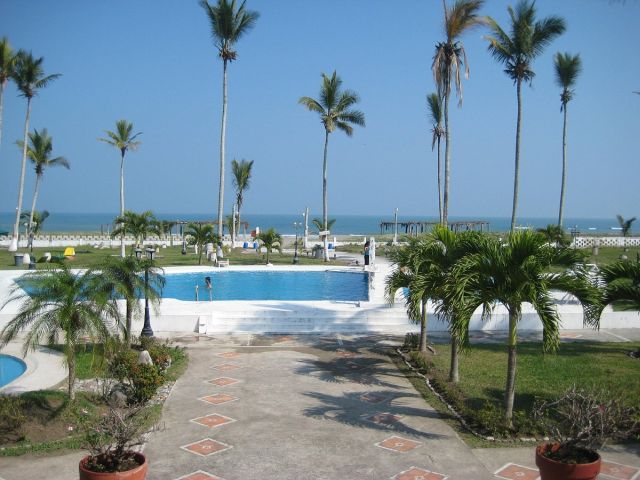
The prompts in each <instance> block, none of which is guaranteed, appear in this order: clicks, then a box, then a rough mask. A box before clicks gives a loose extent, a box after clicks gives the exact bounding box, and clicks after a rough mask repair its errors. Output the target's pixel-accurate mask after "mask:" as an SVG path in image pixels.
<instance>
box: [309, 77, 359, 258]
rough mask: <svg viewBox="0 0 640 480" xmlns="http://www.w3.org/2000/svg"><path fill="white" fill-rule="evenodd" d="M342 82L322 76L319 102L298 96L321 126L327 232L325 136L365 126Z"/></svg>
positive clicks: (350, 132) (354, 96)
mask: <svg viewBox="0 0 640 480" xmlns="http://www.w3.org/2000/svg"><path fill="white" fill-rule="evenodd" d="M341 85H342V80H341V79H340V77H339V76H338V75H337V74H336V72H335V71H334V72H333V75H331V77H328V76H327V75H325V74H324V73H323V74H322V87H321V88H320V100H314V99H313V98H310V97H301V98H300V100H298V103H300V104H301V105H304V106H305V107H307V109H309V110H310V111H312V112H316V113H318V114H319V115H320V120H321V121H322V124H323V126H324V160H323V163H322V224H323V230H329V224H328V222H329V218H328V215H329V208H328V201H327V147H328V145H329V134H330V133H332V132H333V131H334V130H335V129H336V128H338V129H339V130H342V131H343V132H344V133H345V134H346V135H347V136H348V137H350V136H352V135H353V127H352V125H358V126H361V127H364V126H365V120H364V113H362V112H361V111H359V110H353V109H352V107H353V106H354V105H355V104H356V103H358V101H359V100H360V99H359V97H358V94H357V93H356V92H354V91H352V90H344V91H341V90H340V86H341ZM323 237H324V261H325V262H328V261H329V239H328V236H327V235H324V236H323Z"/></svg>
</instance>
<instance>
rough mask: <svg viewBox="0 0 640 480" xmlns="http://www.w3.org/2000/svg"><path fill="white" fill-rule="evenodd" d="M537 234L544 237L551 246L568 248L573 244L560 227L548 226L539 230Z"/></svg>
mask: <svg viewBox="0 0 640 480" xmlns="http://www.w3.org/2000/svg"><path fill="white" fill-rule="evenodd" d="M536 232H538V233H540V234H541V235H542V236H544V238H546V239H547V242H549V243H550V244H551V245H555V246H557V247H568V246H569V245H570V244H571V239H570V238H569V237H568V236H567V235H566V233H565V231H564V229H563V228H562V227H561V226H560V225H547V226H546V227H545V228H538V229H537V230H536Z"/></svg>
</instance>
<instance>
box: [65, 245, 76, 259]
mask: <svg viewBox="0 0 640 480" xmlns="http://www.w3.org/2000/svg"><path fill="white" fill-rule="evenodd" d="M64 256H65V257H75V256H76V249H75V248H73V247H67V248H65V249H64Z"/></svg>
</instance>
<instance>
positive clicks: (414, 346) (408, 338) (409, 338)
mask: <svg viewBox="0 0 640 480" xmlns="http://www.w3.org/2000/svg"><path fill="white" fill-rule="evenodd" d="M419 343H420V335H419V334H417V333H407V334H406V335H405V336H404V343H403V344H402V346H403V347H404V348H407V349H409V350H418V344H419Z"/></svg>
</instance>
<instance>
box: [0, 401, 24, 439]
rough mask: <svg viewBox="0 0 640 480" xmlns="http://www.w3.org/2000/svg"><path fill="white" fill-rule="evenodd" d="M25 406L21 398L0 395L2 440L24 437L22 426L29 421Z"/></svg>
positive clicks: (0, 432)
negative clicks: (24, 409)
mask: <svg viewBox="0 0 640 480" xmlns="http://www.w3.org/2000/svg"><path fill="white" fill-rule="evenodd" d="M23 405H24V402H23V400H22V399H21V398H20V397H16V396H13V395H0V439H3V438H7V437H18V438H19V437H21V436H22V425H23V424H24V422H25V421H26V420H27V417H26V416H25V415H24V413H23V411H22V409H23Z"/></svg>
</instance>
